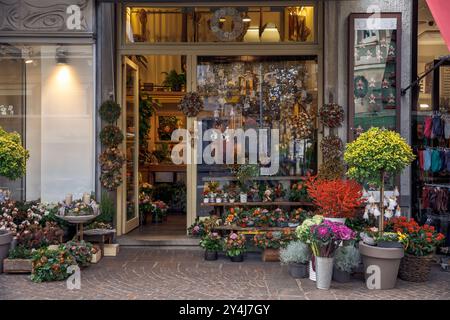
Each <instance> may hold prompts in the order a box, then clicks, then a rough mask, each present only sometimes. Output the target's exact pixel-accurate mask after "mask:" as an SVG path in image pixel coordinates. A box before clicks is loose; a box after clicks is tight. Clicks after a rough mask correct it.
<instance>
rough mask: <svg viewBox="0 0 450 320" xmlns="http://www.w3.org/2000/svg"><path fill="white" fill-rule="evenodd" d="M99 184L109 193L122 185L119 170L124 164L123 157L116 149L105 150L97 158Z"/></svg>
mask: <svg viewBox="0 0 450 320" xmlns="http://www.w3.org/2000/svg"><path fill="white" fill-rule="evenodd" d="M99 162H100V169H101V174H100V182H101V184H102V186H103V187H104V188H106V189H108V190H110V191H113V190H115V189H117V187H118V186H120V184H121V183H122V173H121V169H122V166H123V165H124V163H125V157H124V156H123V154H122V152H121V151H120V150H119V149H118V148H107V149H105V150H104V151H103V152H102V153H101V154H100V157H99Z"/></svg>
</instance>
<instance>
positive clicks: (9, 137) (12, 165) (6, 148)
mask: <svg viewBox="0 0 450 320" xmlns="http://www.w3.org/2000/svg"><path fill="white" fill-rule="evenodd" d="M29 157H30V154H29V152H28V151H27V150H26V149H25V148H24V147H23V146H22V139H21V137H20V135H19V134H18V133H17V132H11V133H9V132H6V131H5V130H3V128H1V127H0V176H3V177H6V178H8V179H10V180H16V179H19V178H21V177H23V176H24V175H25V172H26V165H27V160H28V158H29Z"/></svg>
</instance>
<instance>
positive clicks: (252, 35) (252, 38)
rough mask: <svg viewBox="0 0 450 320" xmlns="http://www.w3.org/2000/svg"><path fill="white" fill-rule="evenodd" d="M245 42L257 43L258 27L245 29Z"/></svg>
mask: <svg viewBox="0 0 450 320" xmlns="http://www.w3.org/2000/svg"><path fill="white" fill-rule="evenodd" d="M244 41H245V42H259V28H258V27H250V28H248V29H247V32H246V33H245V36H244Z"/></svg>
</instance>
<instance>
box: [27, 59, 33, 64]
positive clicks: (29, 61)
mask: <svg viewBox="0 0 450 320" xmlns="http://www.w3.org/2000/svg"><path fill="white" fill-rule="evenodd" d="M25 63H26V64H30V63H33V59H26V60H25Z"/></svg>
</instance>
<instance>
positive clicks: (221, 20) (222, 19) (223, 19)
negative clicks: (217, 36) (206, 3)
mask: <svg viewBox="0 0 450 320" xmlns="http://www.w3.org/2000/svg"><path fill="white" fill-rule="evenodd" d="M219 21H220V22H226V21H227V18H224V17H222V18H220V19H219Z"/></svg>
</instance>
